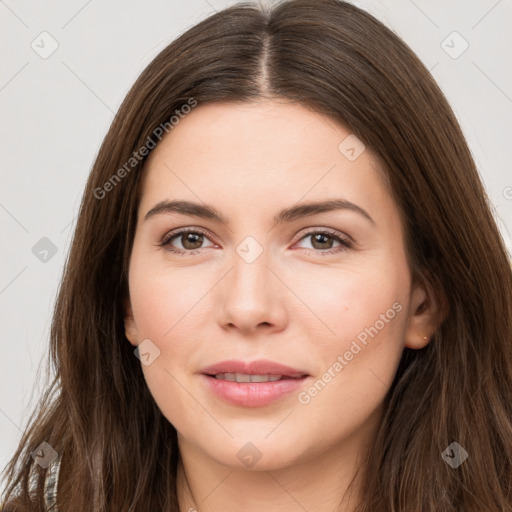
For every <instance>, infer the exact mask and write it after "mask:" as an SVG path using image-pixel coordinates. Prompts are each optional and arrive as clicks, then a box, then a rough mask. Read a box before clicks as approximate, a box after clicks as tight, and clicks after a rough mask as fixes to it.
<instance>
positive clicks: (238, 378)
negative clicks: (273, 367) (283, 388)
mask: <svg viewBox="0 0 512 512" xmlns="http://www.w3.org/2000/svg"><path fill="white" fill-rule="evenodd" d="M281 377H282V375H249V374H247V373H218V374H217V375H215V378H216V379H219V380H227V381H228V382H275V381H276V380H279V379H281Z"/></svg>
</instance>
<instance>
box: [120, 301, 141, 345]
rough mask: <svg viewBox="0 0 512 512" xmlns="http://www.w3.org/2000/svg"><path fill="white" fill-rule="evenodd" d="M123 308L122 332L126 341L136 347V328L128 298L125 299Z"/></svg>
mask: <svg viewBox="0 0 512 512" xmlns="http://www.w3.org/2000/svg"><path fill="white" fill-rule="evenodd" d="M123 306H124V332H125V336H126V337H127V339H128V341H129V342H130V343H131V344H132V345H133V346H134V347H136V346H137V345H138V336H137V326H136V325H135V319H134V318H133V311H132V305H131V302H130V298H129V297H125V299H124V301H123Z"/></svg>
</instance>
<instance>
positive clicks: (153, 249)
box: [126, 100, 432, 469]
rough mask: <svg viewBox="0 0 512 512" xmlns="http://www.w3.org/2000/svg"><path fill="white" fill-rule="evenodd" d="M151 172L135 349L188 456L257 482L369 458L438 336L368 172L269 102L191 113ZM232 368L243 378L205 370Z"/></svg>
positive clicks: (367, 159) (351, 142) (311, 125)
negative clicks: (402, 368)
mask: <svg viewBox="0 0 512 512" xmlns="http://www.w3.org/2000/svg"><path fill="white" fill-rule="evenodd" d="M347 137H348V139H347ZM146 171H147V174H146V176H145V180H144V183H143V195H142V199H141V203H140V207H139V211H138V224H137V229H136V234H135V240H134V245H133V251H132V256H131V262H130V270H129V290H130V304H127V306H126V334H127V337H128V339H129V340H130V342H131V343H132V344H133V345H134V346H137V345H138V344H140V343H142V345H141V346H140V347H139V350H140V357H141V362H142V369H143V371H144V375H145V378H146V381H147V385H148V386H149V389H150V391H151V394H152V395H153V397H154V399H155V401H156V403H157V405H158V406H159V408H160V409H161V411H162V413H163V414H164V415H165V417H166V418H167V419H168V420H169V421H170V422H171V423H172V424H173V425H174V426H175V428H176V429H177V431H178V433H179V439H180V443H181V446H183V447H184V446H185V445H186V446H188V447H190V449H191V450H193V451H194V452H195V453H197V454H201V455H202V456H203V457H208V458H209V459H211V460H214V461H216V462H217V463H221V464H224V465H227V466H231V467H237V468H243V467H247V468H251V467H252V466H253V465H254V466H255V468H256V469H277V468H283V467H286V466H289V465H291V464H295V463H298V462H302V461H306V460H308V459H311V458H312V457H315V456H319V455H321V454H322V453H327V452H329V453H333V454H334V453H339V451H342V450H343V451H347V450H348V451H350V450H356V449H359V447H361V446H362V443H363V439H364V438H368V436H369V435H370V436H371V435H372V434H371V432H372V429H374V428H375V427H376V425H377V423H378V420H379V418H380V415H381V414H382V407H381V406H382V402H383V400H384V397H385V395H386V393H387V391H388V390H389V387H390V385H391V383H392V381H393V377H394V375H395V372H396V370H397V366H398V363H399V360H400V357H401V354H402V351H403V348H404V346H408V347H411V348H420V347H423V346H424V345H426V343H427V341H426V340H425V339H424V336H427V337H428V336H429V335H430V334H431V332H432V329H430V327H429V323H428V318H427V317H426V313H421V312H419V313H418V312H417V311H416V310H417V309H418V306H420V304H421V303H422V302H423V300H424V299H425V298H426V295H425V293H424V290H423V289H422V288H419V287H416V288H412V287H411V275H410V271H409V268H408V264H407V259H406V253H405V247H404V238H403V226H402V223H401V220H400V217H399V212H398V209H397V207H396V205H395V203H394V201H393V200H392V198H391V195H390V193H389V190H388V188H387V186H386V184H385V182H384V181H383V179H382V176H383V175H384V173H383V170H382V169H380V168H379V163H378V161H377V160H376V158H374V157H373V156H372V154H371V152H370V151H369V149H368V148H366V149H365V148H364V146H362V144H361V143H360V142H359V141H358V140H357V139H356V138H355V137H354V136H353V135H351V133H350V132H349V131H347V130H346V129H344V128H343V127H342V126H340V125H338V124H336V123H335V122H334V121H332V120H331V119H329V118H327V117H325V116H323V115H320V114H317V113H314V112H313V111H311V110H308V109H306V108H305V107H303V106H300V105H298V104H290V103H283V102H278V101H276V100H274V101H269V100H266V101H262V102H261V103H252V104H249V103H247V104H245V103H244V104H233V103H218V104H207V105H200V106H198V107H196V108H195V109H193V110H192V111H191V112H190V113H189V114H188V115H186V116H185V117H184V118H183V119H181V120H180V122H179V124H178V125H175V127H174V129H173V130H172V131H171V132H170V134H169V135H168V136H167V137H166V138H164V139H163V140H162V142H161V143H160V144H159V145H158V146H157V147H156V149H154V150H153V152H152V154H151V155H150V158H149V160H148V162H147V168H146ZM127 179H129V178H127ZM175 202H179V204H177V205H175V207H171V206H169V205H167V207H165V206H162V205H163V204H164V203H175ZM329 202H330V203H329ZM185 203H186V204H185ZM326 203H328V204H327V206H321V205H322V204H326ZM156 205H160V208H158V209H156V210H153V209H154V208H155V206H156ZM307 205H317V206H315V207H313V206H307ZM213 211H215V212H216V213H217V214H218V216H219V217H221V218H222V221H220V220H219V219H217V218H215V216H214V215H212V212H213ZM151 212H152V213H151ZM283 212H284V213H283ZM148 213H149V214H148ZM178 231H179V232H180V234H179V235H178ZM162 240H163V242H167V245H163V242H162ZM173 251H176V252H173ZM257 360H258V361H261V360H266V361H267V362H269V361H270V362H272V363H277V364H282V365H286V366H287V367H291V368H293V369H294V370H293V371H291V370H290V372H288V373H287V372H286V371H285V370H283V369H279V368H273V367H272V365H271V364H266V363H264V364H263V365H262V366H259V367H253V368H251V367H244V366H243V364H244V363H251V362H253V361H257ZM224 361H230V362H233V361H235V363H236V361H238V363H239V364H240V366H236V364H235V366H232V365H231V366H229V365H228V367H227V368H225V367H221V368H217V369H215V368H214V369H211V368H210V370H206V368H207V367H210V366H211V365H216V364H217V363H221V362H224ZM236 370H239V371H236ZM244 370H245V371H244ZM205 373H210V374H212V373H216V374H217V373H219V374H220V375H218V377H219V378H217V377H211V376H207V375H205ZM226 373H227V374H228V375H225V374H226ZM235 373H236V374H237V375H235ZM290 373H295V374H294V375H291V374H290ZM230 374H231V375H230ZM269 374H270V379H271V380H270V381H269V380H268V379H269ZM251 375H259V376H260V377H251ZM280 375H281V376H284V377H280ZM302 375H306V376H305V377H302V378H298V377H300V376H302ZM251 378H252V380H253V381H258V380H259V381H267V382H252V383H251V382H246V381H248V380H251ZM277 378H279V379H280V380H274V379H277ZM233 380H235V382H233ZM238 381H241V382H238Z"/></svg>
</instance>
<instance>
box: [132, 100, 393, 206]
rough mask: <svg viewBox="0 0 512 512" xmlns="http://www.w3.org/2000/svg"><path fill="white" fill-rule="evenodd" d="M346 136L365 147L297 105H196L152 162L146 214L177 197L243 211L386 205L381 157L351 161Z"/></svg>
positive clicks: (363, 155)
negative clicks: (332, 202)
mask: <svg viewBox="0 0 512 512" xmlns="http://www.w3.org/2000/svg"><path fill="white" fill-rule="evenodd" d="M346 141H348V143H349V146H352V147H354V148H355V150H356V151H357V152H359V151H361V149H362V146H357V144H358V142H357V139H354V135H352V134H351V132H350V131H349V130H348V129H347V128H345V127H344V126H342V125H341V124H339V123H336V122H335V121H334V120H332V119H331V118H329V117H327V116H325V115H322V114H319V113H317V112H314V111H312V110H311V109H308V108H307V107H305V106H303V105H300V104H297V103H289V102H285V101H270V100H265V101H260V102H254V103H237V104H236V103H215V104H205V105H199V106H197V107H195V108H194V109H193V110H192V111H191V112H190V113H189V114H187V115H186V116H184V118H182V119H181V120H180V121H179V123H178V124H176V125H175V126H174V128H173V129H172V131H171V132H170V133H169V134H168V135H167V136H166V137H165V138H164V139H163V140H162V141H161V142H160V143H159V144H158V146H157V147H156V148H155V149H154V150H153V151H152V153H151V155H150V157H149V159H148V160H147V162H146V166H145V173H144V181H143V189H142V190H143V193H142V201H141V213H143V214H144V213H145V212H147V211H148V210H149V209H150V208H151V207H152V206H153V205H154V203H156V202H158V201H161V200H163V199H174V198H186V199H193V200H195V201H198V200H203V201H205V202H208V203H215V204H218V205H221V204H224V205H226V206H227V205H230V206H234V207H235V206H237V205H238V207H240V208H242V209H243V208H244V207H247V206H249V205H253V206H254V205H256V206H258V207H259V208H262V207H270V206H271V205H272V204H273V203H276V204H283V203H297V202H299V201H301V200H302V199H303V200H316V199H322V198H325V197H326V196H333V195H336V196H339V195H342V196H347V199H349V197H348V196H350V200H351V201H354V202H357V201H359V202H363V203H365V204H366V205H371V204H372V203H373V204H382V203H383V202H385V201H386V200H387V201H388V202H389V201H390V200H391V198H390V196H389V194H388V191H387V185H386V183H385V173H384V172H383V170H382V169H381V168H380V165H379V162H378V160H377V159H376V158H375V157H374V156H373V155H372V154H371V152H370V151H369V150H368V149H367V148H366V149H364V150H363V151H362V152H361V154H360V155H359V156H357V158H355V159H353V158H347V154H346V146H347V143H346ZM344 151H345V152H344ZM353 153H354V152H352V155H351V154H349V155H348V156H353ZM356 155H357V154H356Z"/></svg>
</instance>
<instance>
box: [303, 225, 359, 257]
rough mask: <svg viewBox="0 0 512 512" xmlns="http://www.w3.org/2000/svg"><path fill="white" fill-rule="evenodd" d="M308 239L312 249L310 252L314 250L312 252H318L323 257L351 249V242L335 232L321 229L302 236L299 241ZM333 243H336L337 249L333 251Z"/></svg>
mask: <svg viewBox="0 0 512 512" xmlns="http://www.w3.org/2000/svg"><path fill="white" fill-rule="evenodd" d="M308 238H309V239H310V240H311V245H312V248H313V249H311V250H314V252H319V253H320V254H323V255H325V254H335V253H339V252H342V251H344V250H346V249H350V248H352V247H353V242H351V241H350V240H349V239H348V238H347V237H345V236H344V235H343V234H342V233H340V232H339V231H335V230H333V231H331V230H326V229H322V230H318V231H310V232H308V233H306V234H305V235H303V236H302V237H301V238H300V239H299V241H301V240H307V239H308ZM333 242H334V243H338V244H339V245H338V247H336V248H334V249H333ZM315 249H317V250H315ZM308 250H309V249H308Z"/></svg>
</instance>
